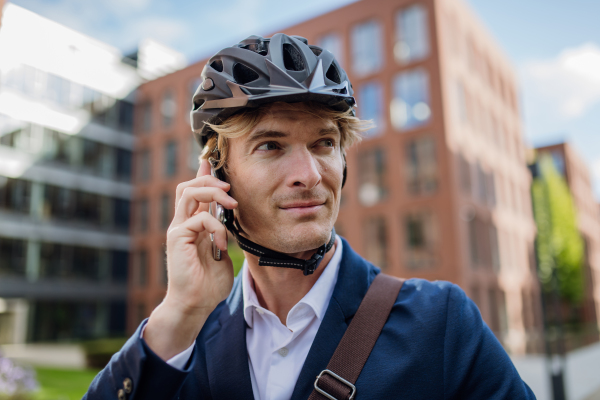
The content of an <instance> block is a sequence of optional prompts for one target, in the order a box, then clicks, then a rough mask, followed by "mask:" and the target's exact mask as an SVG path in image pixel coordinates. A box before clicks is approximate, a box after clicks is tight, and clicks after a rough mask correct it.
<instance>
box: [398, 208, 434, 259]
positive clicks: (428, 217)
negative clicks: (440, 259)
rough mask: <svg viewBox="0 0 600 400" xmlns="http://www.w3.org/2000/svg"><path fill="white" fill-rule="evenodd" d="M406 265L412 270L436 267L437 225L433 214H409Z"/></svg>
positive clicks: (407, 217) (406, 228)
mask: <svg viewBox="0 0 600 400" xmlns="http://www.w3.org/2000/svg"><path fill="white" fill-rule="evenodd" d="M404 231H405V237H406V244H405V248H406V265H407V266H408V268H410V269H423V268H431V267H434V266H435V262H436V246H437V235H438V231H437V225H436V222H435V220H434V215H433V214H432V213H431V212H427V211H422V212H416V213H412V214H409V215H408V216H406V218H405V219H404Z"/></svg>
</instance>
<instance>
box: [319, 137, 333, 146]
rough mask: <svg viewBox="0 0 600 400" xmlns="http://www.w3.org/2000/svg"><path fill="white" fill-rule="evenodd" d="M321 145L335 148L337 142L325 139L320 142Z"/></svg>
mask: <svg viewBox="0 0 600 400" xmlns="http://www.w3.org/2000/svg"><path fill="white" fill-rule="evenodd" d="M319 145H321V146H324V147H335V141H334V140H332V139H323V140H321V141H320V142H319Z"/></svg>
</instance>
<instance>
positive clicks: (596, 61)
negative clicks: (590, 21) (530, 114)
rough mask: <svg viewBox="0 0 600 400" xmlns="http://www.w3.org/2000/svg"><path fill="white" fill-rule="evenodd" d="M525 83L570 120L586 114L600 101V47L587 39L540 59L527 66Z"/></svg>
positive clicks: (524, 68)
mask: <svg viewBox="0 0 600 400" xmlns="http://www.w3.org/2000/svg"><path fill="white" fill-rule="evenodd" d="M523 76H524V79H525V86H526V87H528V88H529V89H530V90H531V91H532V92H533V93H531V94H532V95H534V96H536V97H538V96H539V98H543V99H545V102H546V103H547V104H548V105H549V106H550V107H552V108H554V109H553V110H549V111H552V112H558V113H559V115H560V116H561V117H562V118H563V119H566V120H569V119H574V118H578V117H581V116H583V115H584V114H585V113H586V112H587V111H588V110H589V109H590V108H591V107H593V106H594V105H595V104H596V103H598V102H600V47H598V45H596V44H595V43H586V44H583V45H581V46H579V47H574V48H567V49H564V50H563V51H562V52H560V54H558V56H557V57H555V58H553V59H550V60H536V61H530V62H528V63H526V64H525V65H524V67H523Z"/></svg>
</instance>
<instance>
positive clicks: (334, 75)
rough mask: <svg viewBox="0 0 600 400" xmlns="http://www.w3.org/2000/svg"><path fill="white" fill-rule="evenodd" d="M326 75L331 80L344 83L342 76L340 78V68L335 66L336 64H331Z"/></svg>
mask: <svg viewBox="0 0 600 400" xmlns="http://www.w3.org/2000/svg"><path fill="white" fill-rule="evenodd" d="M325 76H326V77H327V79H329V80H330V81H333V82H335V83H338V84H339V83H342V78H340V73H339V72H338V70H337V68H336V67H335V65H334V64H331V66H330V67H329V69H328V70H327V73H326V74H325Z"/></svg>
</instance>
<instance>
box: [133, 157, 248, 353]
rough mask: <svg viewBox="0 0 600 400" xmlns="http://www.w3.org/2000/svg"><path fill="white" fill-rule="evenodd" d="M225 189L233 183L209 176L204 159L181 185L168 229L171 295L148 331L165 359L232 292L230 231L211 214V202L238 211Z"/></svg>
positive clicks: (152, 344)
mask: <svg viewBox="0 0 600 400" xmlns="http://www.w3.org/2000/svg"><path fill="white" fill-rule="evenodd" d="M227 191H229V184H228V183H226V182H223V181H220V180H218V179H217V178H214V177H213V176H211V175H210V165H209V163H208V161H206V160H202V162H201V163H200V168H199V170H198V175H197V177H196V178H195V179H193V180H191V181H188V182H184V183H181V184H179V185H178V186H177V193H176V199H175V205H176V206H175V215H174V217H173V222H171V225H170V226H169V229H168V231H167V275H168V282H169V283H168V288H167V295H166V296H165V299H164V300H163V302H162V303H161V304H160V305H159V306H158V307H157V308H156V309H155V310H154V311H153V312H152V315H151V316H150V320H149V321H148V324H147V325H146V330H145V331H144V339H145V340H146V342H147V343H148V345H149V346H150V347H151V348H152V350H153V351H154V352H155V353H156V354H158V355H159V356H160V357H161V358H163V359H165V360H166V359H169V358H170V357H172V356H174V355H176V354H178V353H180V352H181V351H183V350H185V349H186V348H188V347H189V346H190V345H191V343H193V341H194V340H195V338H196V336H197V335H198V333H199V332H200V329H202V326H203V325H204V322H205V321H206V319H207V318H208V316H209V315H210V313H211V312H212V311H213V310H214V309H215V307H216V306H217V305H218V304H219V303H220V302H221V301H223V300H224V299H225V298H227V296H228V295H229V292H230V291H231V287H232V285H233V265H232V263H231V259H230V258H229V255H228V254H227V230H226V229H225V226H224V225H223V224H222V223H220V222H219V221H217V219H216V218H214V217H213V216H211V215H210V214H209V212H208V206H209V203H210V202H212V201H217V202H218V203H220V204H221V205H222V206H223V207H225V208H227V209H234V208H236V207H237V201H235V200H234V199H233V198H232V197H231V196H229V195H228V194H227V193H226V192H227ZM211 233H212V234H214V240H215V243H216V245H217V246H218V248H219V249H221V260H220V261H215V260H214V259H213V256H212V241H211V239H210V234H211Z"/></svg>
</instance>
